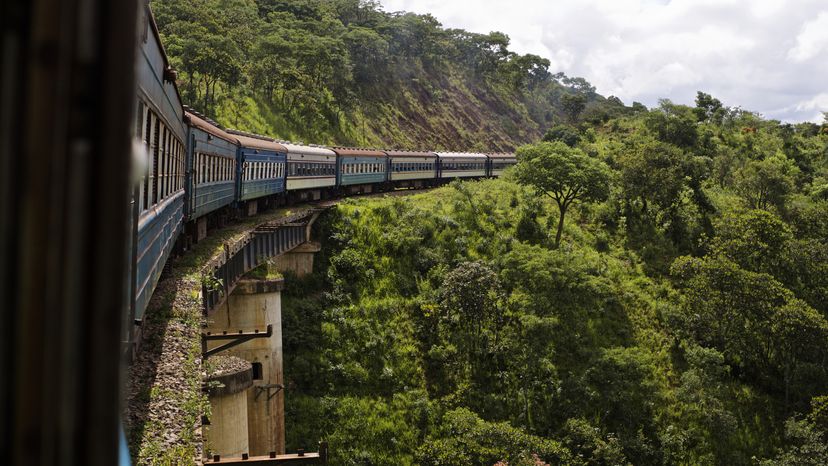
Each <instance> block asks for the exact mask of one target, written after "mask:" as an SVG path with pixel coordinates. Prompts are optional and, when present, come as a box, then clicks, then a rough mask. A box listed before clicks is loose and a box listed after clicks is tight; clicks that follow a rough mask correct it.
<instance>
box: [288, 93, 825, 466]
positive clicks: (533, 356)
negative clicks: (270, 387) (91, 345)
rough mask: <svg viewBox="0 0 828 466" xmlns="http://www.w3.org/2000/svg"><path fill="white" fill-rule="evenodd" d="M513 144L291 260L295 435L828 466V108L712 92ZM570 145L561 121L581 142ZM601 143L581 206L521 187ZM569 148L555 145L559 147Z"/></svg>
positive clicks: (404, 446) (361, 452)
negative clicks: (794, 112) (757, 104)
mask: <svg viewBox="0 0 828 466" xmlns="http://www.w3.org/2000/svg"><path fill="white" fill-rule="evenodd" d="M547 136H548V137H547V139H550V140H551V141H550V142H543V143H539V144H535V145H531V146H524V147H521V148H520V149H518V160H519V163H518V165H517V166H516V167H515V168H514V169H512V170H511V171H510V172H509V173H508V174H507V175H506V176H505V177H504V178H503V179H498V180H482V181H473V182H468V181H466V182H454V183H452V184H451V185H449V186H446V187H443V188H439V189H437V190H434V191H431V192H427V193H423V194H417V195H412V196H405V197H386V198H372V199H349V200H347V201H344V202H342V203H341V204H339V206H338V207H337V209H336V210H334V211H332V212H330V213H328V214H327V216H326V217H324V218H323V219H321V220H320V222H318V223H317V231H316V235H317V238H318V239H320V240H321V241H322V243H323V250H322V253H321V255H320V256H319V257H317V260H316V263H315V264H316V265H315V267H317V268H316V270H315V273H314V275H313V276H312V277H309V278H305V279H301V280H300V279H298V278H296V277H287V280H286V283H287V284H288V285H287V286H288V289H287V290H286V291H285V293H284V295H283V296H284V301H283V328H284V349H285V376H286V380H287V382H288V386H289V387H291V388H290V389H289V391H288V392H287V395H286V405H285V406H286V413H287V435H288V448H302V447H308V443H307V442H308V439H317V438H323V439H325V440H327V441H328V442H329V444H330V448H331V450H330V451H331V455H332V456H331V461H332V463H333V464H343V465H348V464H350V465H362V464H373V465H406V464H418V465H432V466H438V465H440V466H453V465H466V464H468V465H485V466H491V465H493V464H497V465H498V466H503V465H504V464H509V465H512V466H514V465H526V466H529V465H531V466H539V465H545V464H567V465H569V464H589V465H627V464H635V465H673V464H694V465H695V464H705V465H713V464H727V465H749V464H761V465H764V466H771V465H814V466H816V465H822V464H826V462H828V446H827V445H828V416H827V415H826V413H828V389H826V387H828V364H827V363H826V361H828V318H826V317H827V316H828V307H826V303H828V278H826V277H828V270H827V269H826V264H828V215H826V212H828V121H826V124H824V125H822V126H819V125H815V124H811V123H802V124H798V125H786V124H780V123H779V122H775V121H767V120H763V119H761V118H759V117H757V116H756V115H755V114H752V113H750V112H745V111H743V110H740V109H734V108H728V107H725V106H723V105H722V104H721V102H719V101H718V100H717V99H715V98H713V97H711V96H709V95H706V94H703V93H699V96H698V100H697V105H696V107H687V106H681V105H675V104H672V103H670V102H669V101H664V102H663V103H662V104H661V106H660V107H659V108H657V109H654V110H652V111H641V112H638V113H636V114H634V115H630V116H624V117H621V118H616V119H612V120H610V121H608V122H607V123H606V124H599V125H589V124H584V125H583V126H582V127H580V128H568V127H556V128H555V129H554V130H553V131H550V132H549V134H548V135H547ZM562 141H567V142H569V143H570V144H571V146H572V147H569V146H567V145H566V144H564V142H562ZM536 157H539V158H543V157H547V160H548V161H552V160H555V159H556V158H560V157H571V159H572V160H576V159H587V160H591V161H592V162H593V163H595V164H598V165H600V166H602V167H604V168H603V171H604V172H606V173H605V174H606V175H607V179H606V183H604V186H603V188H605V189H602V195H601V196H595V197H594V198H593V199H591V200H592V202H586V201H582V202H576V203H575V204H574V207H571V208H570V209H569V210H568V213H567V216H566V218H565V221H564V228H563V235H562V239H561V242H560V245H556V240H555V236H556V235H555V229H556V226H557V224H558V218H559V212H560V211H559V208H558V206H557V205H556V204H555V202H554V201H553V200H552V199H551V198H550V197H547V196H544V195H541V194H539V192H538V191H537V190H536V189H533V188H534V187H533V186H527V185H525V184H524V183H527V184H530V183H528V182H529V181H531V180H533V179H535V176H534V175H535V174H536V173H539V172H542V171H543V164H540V165H535V164H536V163H537V162H536V161H537V159H536ZM558 166H562V165H558Z"/></svg>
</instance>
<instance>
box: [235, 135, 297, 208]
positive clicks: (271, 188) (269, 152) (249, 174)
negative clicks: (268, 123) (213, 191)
mask: <svg viewBox="0 0 828 466" xmlns="http://www.w3.org/2000/svg"><path fill="white" fill-rule="evenodd" d="M227 132H228V133H230V134H231V135H233V136H235V137H236V139H237V140H238V141H239V151H238V155H237V157H236V166H237V167H238V174H237V184H238V186H237V188H236V193H237V194H236V199H237V201H238V203H239V206H240V207H244V210H245V211H246V213H247V215H254V214H256V212H257V211H258V208H259V202H260V201H261V202H266V201H268V198H270V199H273V198H274V197H275V196H279V195H284V194H285V186H286V181H285V179H286V176H287V169H286V168H287V148H286V147H285V146H283V145H281V144H279V143H278V142H276V141H275V140H273V139H271V138H268V137H266V136H259V135H256V134H250V133H243V132H241V131H233V130H228V131H227Z"/></svg>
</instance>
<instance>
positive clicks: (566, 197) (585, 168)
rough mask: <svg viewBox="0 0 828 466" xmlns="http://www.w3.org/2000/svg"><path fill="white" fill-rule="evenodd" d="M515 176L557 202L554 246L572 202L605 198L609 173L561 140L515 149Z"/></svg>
mask: <svg viewBox="0 0 828 466" xmlns="http://www.w3.org/2000/svg"><path fill="white" fill-rule="evenodd" d="M517 157H518V165H517V167H516V169H515V176H516V177H517V179H518V181H519V182H520V183H522V184H526V185H529V186H532V187H533V188H535V189H537V190H538V192H541V193H543V194H545V195H547V196H549V197H550V198H552V200H554V201H555V203H556V204H557V205H558V211H559V216H558V229H557V232H556V233H555V247H558V246H560V244H561V233H562V232H563V226H564V217H565V216H566V212H567V209H569V207H570V206H571V205H572V203H573V202H575V201H582V202H593V201H602V200H604V199H606V198H607V196H608V195H609V190H610V182H611V179H612V174H611V172H610V169H609V167H607V165H606V164H605V163H604V162H602V161H600V160H598V159H595V158H593V157H590V156H588V155H586V154H584V153H583V152H582V151H581V150H579V149H573V148H571V147H569V146H567V145H566V144H564V143H562V142H541V143H538V144H534V145H527V146H522V147H520V148H519V149H518V150H517Z"/></svg>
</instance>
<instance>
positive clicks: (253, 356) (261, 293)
mask: <svg viewBox="0 0 828 466" xmlns="http://www.w3.org/2000/svg"><path fill="white" fill-rule="evenodd" d="M283 288H284V280H283V279H281V278H279V279H275V280H242V281H240V282H238V284H237V285H236V289H235V290H234V292H233V294H231V295H230V297H229V299H228V302H227V303H226V304H227V305H225V306H220V307H219V308H218V309H216V310H215V312H214V313H213V314H212V315H211V316H210V322H209V324H208V328H207V332H208V334H212V335H217V334H222V333H223V332H227V334H228V336H231V335H233V334H236V335H246V336H247V337H246V338H244V341H243V342H242V343H240V344H238V345H237V346H234V347H232V348H229V349H227V350H226V351H222V352H221V353H219V354H222V355H224V354H227V355H232V356H238V357H240V358H242V359H244V360H246V361H249V362H250V363H251V366H252V379H253V383H252V386H251V387H250V388H249V389H248V393H247V421H248V423H247V425H248V427H247V435H248V440H249V445H250V451H249V453H250V455H251V456H266V455H269V454H270V452H276V453H277V454H284V452H285V416H284V376H283V372H282V315H281V314H282V312H281V311H282V300H281V291H282V289H283ZM268 326H271V329H272V331H271V334H270V336H266V335H264V334H265V332H266V329H267V328H268ZM256 331H258V334H256ZM242 338H243V337H239V341H241V339H242ZM230 341H232V340H230ZM224 344H227V340H223V341H222V340H218V341H209V342H208V344H207V349H208V350H210V349H214V348H216V347H218V346H222V345H224Z"/></svg>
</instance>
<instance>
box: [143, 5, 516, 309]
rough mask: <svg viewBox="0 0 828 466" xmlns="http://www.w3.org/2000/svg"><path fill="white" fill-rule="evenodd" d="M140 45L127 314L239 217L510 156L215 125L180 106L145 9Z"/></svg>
mask: <svg viewBox="0 0 828 466" xmlns="http://www.w3.org/2000/svg"><path fill="white" fill-rule="evenodd" d="M143 14H144V17H143V18H144V25H145V26H144V30H143V34H142V37H140V38H139V49H140V50H139V53H138V63H137V64H136V66H137V77H138V79H137V81H138V89H137V111H136V120H135V137H136V138H137V139H140V140H141V142H142V143H143V148H144V151H143V156H144V157H146V164H144V167H145V171H144V173H142V174H141V177H140V182H138V183H137V185H136V186H135V187H134V191H133V193H134V194H133V212H134V225H135V227H134V228H133V274H132V281H131V283H132V286H134V289H133V290H132V291H133V293H132V296H134V302H133V309H132V316H133V318H134V320H135V321H140V320H142V319H143V315H144V311H145V310H146V307H147V304H148V303H149V299H150V297H151V295H152V292H153V290H154V288H155V286H156V284H157V282H158V279H159V277H160V275H161V272H162V270H163V267H164V264H165V263H166V262H167V259H168V258H169V256H170V254H171V253H172V251H173V250H174V249H175V246H176V244H177V245H178V247H179V248H181V249H186V248H188V247H189V246H190V245H191V244H192V243H193V242H197V241H199V240H201V239H202V238H204V237H205V236H206V234H207V232H208V229H209V228H214V227H216V226H219V225H221V224H223V223H224V222H226V221H227V220H228V219H230V218H232V217H235V216H238V215H250V214H254V213H256V211H257V210H258V209H259V208H262V207H265V206H272V205H280V204H285V203H289V202H299V201H313V200H320V199H327V198H332V197H336V196H343V195H350V194H360V193H371V192H383V191H391V190H394V189H397V188H418V187H427V186H436V185H439V184H441V183H445V182H447V181H450V180H453V179H456V178H467V179H474V178H484V177H494V176H499V175H500V174H502V173H503V170H504V169H505V168H507V167H508V166H510V165H514V164H515V163H516V159H515V156H514V154H505V153H496V154H483V153H458V152H430V151H404V150H377V149H360V148H350V147H323V146H317V145H304V144H294V143H290V142H285V141H277V140H275V139H272V138H269V137H266V136H259V135H255V134H249V133H245V132H241V131H236V130H231V129H225V128H222V127H221V126H220V125H219V124H217V123H216V122H214V121H211V120H210V119H208V118H206V117H204V116H203V115H200V114H198V113H197V112H195V111H193V110H190V109H188V108H186V107H185V106H183V105H182V102H181V97H180V94H179V92H178V88H177V86H176V73H175V72H174V71H173V69H172V67H171V66H170V62H169V60H168V58H167V55H166V53H165V52H164V48H163V45H162V44H161V40H160V36H159V33H158V27H157V25H156V23H155V20H154V18H153V16H152V13H151V11H150V9H149V7H148V6H147V7H145V8H144V11H143Z"/></svg>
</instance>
